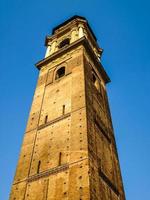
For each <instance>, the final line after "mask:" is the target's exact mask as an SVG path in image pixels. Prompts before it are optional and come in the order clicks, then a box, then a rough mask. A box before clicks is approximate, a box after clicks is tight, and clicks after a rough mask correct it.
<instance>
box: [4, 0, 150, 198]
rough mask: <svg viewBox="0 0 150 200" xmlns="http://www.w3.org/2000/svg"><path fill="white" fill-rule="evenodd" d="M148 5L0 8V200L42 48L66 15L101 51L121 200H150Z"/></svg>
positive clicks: (93, 2)
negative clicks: (81, 20)
mask: <svg viewBox="0 0 150 200" xmlns="http://www.w3.org/2000/svg"><path fill="white" fill-rule="evenodd" d="M149 10H150V3H149V1H148V0H143V1H141V0H126V1H123V0H105V1H101V0H87V1H84V0H83V1H80V0H72V1H69V0H61V1H60V0H58V1H50V0H43V1H41V0H36V1H35V0H30V1H29V0H26V1H23V0H15V1H13V0H9V1H8V0H1V1H0V68H1V75H0V94H1V96H0V106H1V108H0V110H1V115H0V137H1V140H0V157H1V161H0V166H1V170H0V199H1V200H7V199H8V195H9V191H10V187H11V183H12V181H13V176H14V173H15V168H16V164H17V159H18V156H19V151H20V146H21V143H22V138H23V133H24V130H25V126H26V121H27V118H28V113H29V109H30V105H31V102H32V96H33V92H34V89H35V86H36V80H37V77H38V71H37V69H36V68H35V66H34V64H35V63H36V62H37V61H39V60H40V59H42V58H43V57H44V54H45V47H44V40H45V36H46V35H47V34H50V33H51V30H52V28H53V27H54V26H56V25H58V24H59V23H61V22H63V21H64V20H66V19H67V18H69V17H71V16H72V15H75V14H78V15H81V16H84V17H86V18H87V19H88V20H89V23H90V25H91V27H92V29H93V31H94V33H95V34H96V36H97V38H98V42H99V44H100V46H101V47H102V48H103V49H104V53H103V58H102V63H103V66H104V68H105V69H106V71H107V72H108V74H109V76H110V78H111V80H112V82H111V83H110V84H108V95H109V101H110V107H111V112H112V118H113V125H114V129H115V136H116V142H117V147H118V153H119V158H120V164H121V170H122V176H123V182H124V187H125V192H126V198H127V200H148V199H150V189H149V187H150V173H149V171H150V158H149V157H150V156H149V152H150V151H149V147H150V117H149V116H150V106H149V104H150V59H149V57H150V56H149V53H150V14H149Z"/></svg>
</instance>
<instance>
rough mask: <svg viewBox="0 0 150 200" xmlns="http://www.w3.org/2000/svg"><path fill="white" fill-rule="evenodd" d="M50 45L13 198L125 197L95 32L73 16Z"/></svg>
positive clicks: (104, 199) (41, 66)
mask: <svg viewBox="0 0 150 200" xmlns="http://www.w3.org/2000/svg"><path fill="white" fill-rule="evenodd" d="M45 45H46V47H47V50H46V54H45V58H44V59H43V60H41V61H39V62H38V63H37V64H36V67H37V68H38V70H39V78H38V82H37V86H36V89H35V94H34V97H33V102H32V106H31V110H30V114H29V119H28V123H27V127H26V130H25V134H24V139H23V143H22V147H21V152H20V156H19V160H18V165H17V169H16V174H15V177H14V181H13V185H12V190H11V194H10V200H125V195H124V189H123V183H122V178H121V172H120V167H119V160H118V155H117V149H116V143H115V138H114V133H113V127H112V121H111V115H110V110H109V104H108V99H107V92H106V84H107V83H108V82H110V79H109V77H108V75H107V73H106V72H105V70H104V68H103V66H102V64H101V55H102V49H101V48H100V47H99V46H98V43H97V40H96V37H95V35H94V33H93V31H92V30H91V28H90V26H89V24H88V22H87V20H86V19H85V18H84V17H80V16H74V17H72V18H70V19H69V20H67V21H65V22H64V23H62V24H60V25H59V26H57V27H55V28H54V29H53V31H52V35H51V36H47V37H46V40H45Z"/></svg>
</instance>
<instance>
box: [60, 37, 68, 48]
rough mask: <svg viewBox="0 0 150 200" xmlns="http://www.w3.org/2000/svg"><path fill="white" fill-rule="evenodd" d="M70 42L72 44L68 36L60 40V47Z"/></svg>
mask: <svg viewBox="0 0 150 200" xmlns="http://www.w3.org/2000/svg"><path fill="white" fill-rule="evenodd" d="M69 44H70V39H69V38H66V39H64V40H63V41H61V42H60V44H59V48H62V47H65V46H67V45H69Z"/></svg>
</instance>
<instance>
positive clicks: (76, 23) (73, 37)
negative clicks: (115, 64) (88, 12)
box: [36, 15, 110, 83]
mask: <svg viewBox="0 0 150 200" xmlns="http://www.w3.org/2000/svg"><path fill="white" fill-rule="evenodd" d="M45 46H46V47H47V50H46V54H45V58H44V59H42V60H41V61H39V62H38V63H37V64H36V67H37V68H38V69H41V67H42V66H44V65H46V64H48V63H50V62H52V61H53V60H54V59H56V57H57V58H58V57H60V56H61V55H64V54H66V53H67V52H69V51H71V50H72V49H75V48H77V47H78V46H82V47H83V48H84V49H85V51H87V52H88V54H90V57H91V59H92V60H93V62H94V63H95V65H97V66H98V70H100V71H101V74H103V78H104V80H105V83H108V82H110V79H109V77H108V75H107V73H106V71H105V69H104V68H103V66H102V64H101V62H100V61H101V56H102V52H103V49H102V48H100V46H99V44H98V43H97V39H96V36H95V34H94V33H93V31H92V29H91V28H90V26H89V23H88V21H87V19H86V18H85V17H81V16H78V15H74V16H73V17H71V18H69V19H68V20H66V21H64V22H63V23H61V24H59V25H58V26H56V27H54V28H53V30H52V34H51V35H47V36H46V39H45Z"/></svg>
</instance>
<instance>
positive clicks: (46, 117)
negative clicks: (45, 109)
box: [44, 115, 48, 124]
mask: <svg viewBox="0 0 150 200" xmlns="http://www.w3.org/2000/svg"><path fill="white" fill-rule="evenodd" d="M47 120H48V115H46V116H45V120H44V123H45V124H46V123H47Z"/></svg>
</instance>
